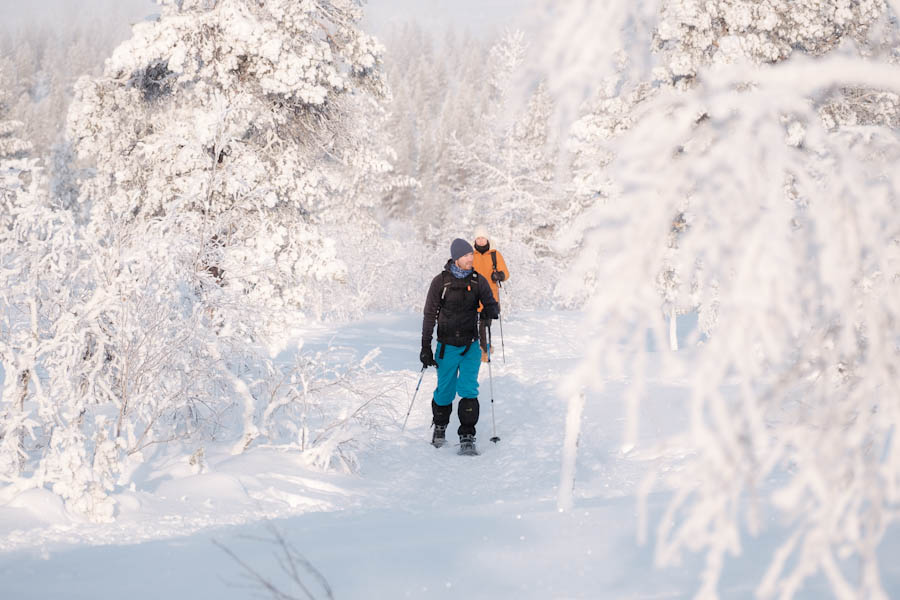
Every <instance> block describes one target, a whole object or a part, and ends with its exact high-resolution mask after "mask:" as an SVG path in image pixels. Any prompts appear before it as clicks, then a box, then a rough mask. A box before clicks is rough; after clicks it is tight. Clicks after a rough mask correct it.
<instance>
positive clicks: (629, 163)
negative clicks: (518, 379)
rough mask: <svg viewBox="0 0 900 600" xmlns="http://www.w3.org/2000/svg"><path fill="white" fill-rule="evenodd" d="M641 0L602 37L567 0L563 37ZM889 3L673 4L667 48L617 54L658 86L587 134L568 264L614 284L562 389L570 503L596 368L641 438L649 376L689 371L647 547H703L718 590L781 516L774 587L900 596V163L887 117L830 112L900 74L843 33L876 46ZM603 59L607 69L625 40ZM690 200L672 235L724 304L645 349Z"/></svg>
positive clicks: (602, 45)
mask: <svg viewBox="0 0 900 600" xmlns="http://www.w3.org/2000/svg"><path fill="white" fill-rule="evenodd" d="M648 5H649V3H648V4H637V5H631V3H618V4H616V6H615V7H612V8H611V9H610V11H609V14H612V15H615V16H617V17H618V18H617V20H616V22H615V23H614V24H610V23H606V24H604V25H603V26H602V27H604V28H606V29H604V31H606V30H610V31H618V32H619V33H617V34H612V35H609V36H603V37H598V36H597V32H596V30H595V28H594V23H593V22H591V21H590V19H589V17H591V16H592V13H591V10H592V9H591V8H590V7H588V5H587V4H584V3H582V4H578V5H573V6H572V7H570V8H571V11H570V12H567V11H563V16H564V17H565V18H564V19H562V18H561V19H560V21H559V22H558V23H559V27H560V28H562V29H561V30H559V29H558V30H556V31H555V32H554V33H553V35H552V36H551V37H553V38H554V39H559V40H561V39H566V40H578V39H585V36H587V35H591V36H593V37H594V39H599V40H602V42H598V43H597V44H596V45H595V47H594V48H593V49H592V50H588V51H587V52H588V54H591V53H593V54H594V55H598V54H603V52H604V51H605V52H606V53H607V54H608V56H609V57H613V56H615V55H616V52H617V51H619V50H621V49H623V48H626V49H628V50H629V52H630V53H631V52H634V51H635V48H634V46H633V45H631V44H632V43H633V42H634V40H635V39H640V38H641V36H634V35H630V34H633V33H634V30H633V29H631V30H628V29H626V27H625V26H626V24H627V23H630V24H632V26H633V25H634V24H635V23H644V22H646V17H647V15H648V14H650V12H649V11H648V10H647V6H648ZM576 7H577V8H576ZM578 9H580V10H578ZM882 9H883V4H881V3H878V2H871V3H867V2H861V3H842V2H799V3H745V2H742V3H736V2H724V1H723V2H708V3H702V4H701V3H694V2H664V3H662V10H661V12H660V13H659V14H660V17H659V21H658V25H659V27H658V29H657V30H656V32H655V37H656V40H657V44H656V49H657V51H658V52H659V54H657V56H658V57H659V60H660V61H661V64H659V65H653V61H652V60H649V59H648V57H647V56H646V55H642V54H639V53H638V54H634V55H631V54H629V56H630V57H631V58H634V60H632V61H630V66H627V67H626V68H625V69H623V70H622V71H621V74H622V75H623V77H622V81H624V82H626V83H625V84H624V85H622V86H621V88H622V89H623V90H625V92H626V93H628V90H629V89H631V90H634V89H637V88H638V87H639V86H640V82H641V81H656V82H658V83H657V84H655V87H654V89H655V91H653V92H652V93H651V94H650V95H649V96H648V97H647V98H646V99H645V100H644V101H642V102H640V103H637V104H635V109H634V112H631V111H624V112H623V115H627V116H628V121H629V122H628V123H627V127H625V128H624V129H623V130H622V131H619V132H617V134H616V135H614V136H608V137H603V138H601V136H597V137H596V138H595V139H596V140H597V144H598V146H600V147H599V148H598V149H597V151H596V153H595V155H596V156H598V157H602V160H604V161H605V177H603V178H602V179H601V178H598V179H597V181H598V182H599V183H600V184H601V185H602V188H598V191H600V190H602V193H598V194H597V196H596V198H595V201H594V202H593V204H592V205H591V207H590V208H589V209H588V211H587V213H586V214H585V218H584V220H583V222H584V226H585V229H584V231H585V235H584V238H583V240H584V243H585V245H584V250H583V252H582V253H581V257H580V261H579V263H580V266H579V272H580V275H579V276H578V277H576V278H573V279H572V280H570V282H569V283H570V284H571V285H572V286H574V287H580V286H581V285H583V281H585V280H587V281H604V282H613V284H612V285H610V286H606V287H602V286H598V287H597V288H596V290H595V292H594V293H593V295H592V298H591V299H590V300H589V302H588V305H587V309H588V314H589V318H588V321H589V323H590V324H591V326H592V327H593V328H596V329H597V330H598V332H599V331H602V335H596V336H592V337H593V339H594V341H593V342H592V343H590V344H589V346H588V347H587V348H586V349H585V355H586V356H587V357H589V358H587V359H586V360H585V361H584V362H583V363H582V365H581V366H580V367H579V369H578V370H577V372H576V377H575V378H574V380H573V385H572V386H571V387H570V388H569V389H568V390H567V393H568V394H569V395H570V398H571V402H570V416H569V419H568V420H567V433H566V437H567V441H566V452H565V460H564V468H563V473H564V480H563V482H562V485H561V494H560V506H561V507H563V508H566V507H569V506H572V503H573V497H572V487H571V486H572V477H573V473H574V472H575V471H574V468H573V467H574V462H575V448H576V443H577V440H578V438H579V435H580V425H579V421H580V415H581V411H582V410H583V406H584V396H583V395H582V392H583V390H584V388H585V387H587V388H592V389H596V388H599V387H602V386H603V385H604V380H605V376H604V375H601V374H604V373H605V374H608V376H609V377H618V376H619V375H620V374H621V373H623V370H622V366H623V365H627V366H628V369H627V373H628V377H629V380H631V383H630V384H629V386H628V387H627V391H626V394H625V397H624V400H625V402H626V405H627V409H628V415H629V419H628V423H629V427H628V429H627V430H626V445H627V444H632V443H636V442H643V441H645V440H641V439H639V436H638V432H639V431H640V426H639V422H638V415H639V414H640V411H639V405H640V401H641V399H642V398H644V397H645V396H646V395H647V394H648V393H651V388H650V387H649V383H648V382H649V381H650V380H651V379H655V378H658V377H661V376H662V377H666V378H669V377H671V378H672V380H676V381H686V382H688V383H687V388H688V392H689V401H688V402H687V405H686V418H687V421H686V422H687V426H686V428H685V430H684V431H683V432H681V433H679V434H677V435H675V436H673V437H670V438H669V439H667V440H665V443H666V444H671V445H672V446H675V447H680V448H685V449H689V450H690V452H689V454H688V455H687V457H686V458H685V460H684V464H683V465H681V468H680V469H678V470H677V471H671V472H668V473H666V474H659V476H660V479H659V483H660V484H661V485H662V486H663V487H664V488H665V489H667V490H670V491H671V494H672V496H671V501H670V504H669V506H668V509H667V511H666V512H665V513H664V514H663V516H662V518H661V520H660V523H659V529H658V530H657V535H656V544H655V550H656V559H657V563H658V564H660V565H672V564H676V563H677V562H678V561H679V560H680V559H681V557H682V556H683V554H685V553H686V552H698V553H700V554H702V555H703V556H704V557H705V559H706V564H705V568H704V571H703V574H702V581H701V588H700V590H699V591H698V594H697V597H699V598H715V597H717V596H718V592H717V583H718V580H719V577H720V575H721V573H722V570H723V567H724V566H725V565H726V561H727V559H728V557H729V556H733V555H738V554H740V553H741V552H742V543H741V536H742V533H743V532H746V531H749V532H750V533H751V534H754V535H755V534H758V533H761V532H762V531H765V530H767V529H768V528H771V527H776V528H778V529H777V531H779V535H780V534H781V532H784V534H785V535H784V536H783V540H784V541H783V543H782V544H781V546H780V547H779V548H778V550H777V551H776V552H775V553H774V554H773V555H772V556H770V557H769V561H770V562H769V565H768V569H767V571H766V572H765V574H764V576H763V577H762V579H761V580H760V581H759V582H758V587H757V590H756V591H757V593H758V595H759V596H760V597H763V598H769V597H782V598H790V597H792V596H794V595H795V594H796V593H797V592H798V591H799V590H800V589H802V586H803V584H804V582H805V581H806V580H807V579H808V578H809V577H810V576H812V575H813V574H816V573H821V574H822V575H823V576H824V577H825V578H826V579H827V581H828V583H829V584H830V586H831V589H832V591H833V592H834V593H835V595H836V596H837V597H839V598H848V599H849V598H858V597H871V598H886V597H887V595H886V593H885V590H884V587H883V584H882V582H881V577H880V574H879V568H880V562H879V556H878V548H879V545H880V542H881V541H882V539H883V536H884V535H885V533H886V532H887V531H888V530H889V529H890V528H891V527H892V526H895V525H896V512H895V511H894V508H893V507H895V506H896V504H897V502H898V501H900V497H898V494H897V490H898V489H900V488H898V486H897V485H896V483H897V481H896V478H897V475H896V474H897V473H898V472H900V454H898V452H897V447H896V444H894V443H892V438H893V435H894V431H893V430H894V428H895V424H896V422H897V420H898V418H900V414H898V413H897V410H896V407H895V406H894V405H893V404H892V403H890V402H885V398H887V397H890V396H892V395H894V394H895V393H896V389H897V380H896V373H895V367H894V365H896V364H897V361H898V359H900V353H898V347H897V339H898V338H900V331H898V329H897V323H900V314H898V310H897V307H896V303H894V302H890V301H888V300H886V299H889V298H894V297H896V295H897V293H898V292H900V289H898V284H900V239H898V236H897V231H900V222H898V217H897V214H898V212H897V206H896V202H897V200H896V199H897V197H898V192H900V178H898V174H897V169H895V168H892V167H891V165H892V164H894V163H895V162H896V161H897V160H898V157H900V142H898V138H897V131H896V129H894V128H892V126H891V120H890V119H889V118H875V119H871V120H870V123H869V124H868V125H867V126H865V127H844V126H841V125H840V123H836V122H828V121H827V119H823V118H822V117H823V112H822V110H821V109H822V107H823V106H825V105H826V103H827V102H828V101H829V99H830V98H833V92H834V90H840V89H874V90H881V92H883V93H885V94H896V93H897V92H898V84H897V81H900V77H898V73H897V67H896V65H892V64H891V63H890V62H888V61H886V60H880V59H879V57H878V56H874V57H868V56H867V54H866V53H865V52H864V53H863V54H862V55H860V54H859V53H857V52H841V53H834V52H831V53H829V52H828V51H829V50H832V49H834V48H837V47H839V46H840V44H841V42H842V40H843V41H847V40H850V39H854V40H856V41H857V42H858V43H860V44H861V45H862V46H865V44H866V42H865V40H864V38H865V35H866V32H867V31H869V29H870V27H872V26H873V25H875V24H880V21H879V19H885V18H886V16H885V15H884V14H883V12H881V11H882ZM593 16H596V15H593ZM889 16H890V17H891V18H893V17H894V16H893V15H889ZM644 39H646V38H644ZM607 44H608V45H607ZM791 49H793V51H791ZM726 50H728V52H726ZM567 52H568V50H566V49H564V48H561V49H559V50H558V51H551V52H549V53H548V56H550V57H556V58H559V57H561V56H566V53H567ZM726 57H727V58H728V60H725V58H726ZM550 64H551V65H552V66H553V67H554V68H558V67H559V64H558V63H553V62H551V63H550ZM604 64H606V65H608V67H607V70H608V72H609V73H610V76H615V71H614V69H615V61H614V60H613V59H612V58H610V59H608V60H607V61H606V62H605V63H604ZM654 66H656V67H657V69H656V71H655V73H653V67H654ZM561 77H563V78H569V79H571V77H572V74H571V73H567V74H564V75H562V76H561ZM627 82H632V83H631V84H628V83H627ZM551 83H553V81H552V80H551ZM554 85H555V84H554ZM614 96H615V93H613V94H612V95H611V97H614ZM570 105H571V103H570ZM885 107H886V109H888V106H887V105H885ZM583 180H584V181H587V179H586V178H585V179H583ZM686 201H687V202H689V207H690V220H689V222H688V227H686V228H685V229H684V231H683V232H681V233H680V234H679V238H678V249H677V254H678V256H679V257H680V258H679V261H680V263H681V264H682V265H696V264H701V265H702V268H703V272H704V273H705V275H706V276H707V277H708V280H709V281H714V282H716V287H715V296H716V302H715V312H716V313H717V318H716V320H717V322H716V326H715V327H714V328H713V329H712V331H711V334H710V336H709V338H708V339H707V340H706V341H705V342H704V343H703V345H701V346H696V342H697V341H698V340H697V337H696V336H694V337H693V338H692V339H691V340H689V342H690V343H691V344H692V345H693V346H695V347H694V348H693V349H692V352H691V353H690V356H685V355H684V354H683V353H678V354H674V353H669V352H665V351H659V352H648V350H647V337H646V334H647V331H648V330H649V334H650V336H651V337H652V338H653V339H654V340H655V341H656V342H657V343H656V344H655V347H656V348H665V344H664V342H663V341H664V340H665V339H666V337H667V333H666V328H665V325H664V322H663V320H662V319H660V317H659V295H658V293H659V291H658V289H657V287H656V281H657V278H658V275H659V272H660V265H664V264H665V261H666V259H667V256H668V250H669V249H668V244H667V243H663V241H665V240H667V239H668V238H669V235H670V233H671V231H672V225H673V215H677V214H679V213H680V212H681V211H683V210H684V207H685V202H686ZM610 223H615V224H616V226H615V227H610V226H608V224H610ZM588 230H589V231H588ZM646 240H660V241H661V243H649V244H648V243H645V241H646ZM608 340H626V341H625V342H624V343H623V344H616V343H609V342H608ZM585 442H586V441H585V440H582V443H585ZM782 528H783V529H782ZM851 561H852V562H853V566H852V567H851V565H850V563H851Z"/></svg>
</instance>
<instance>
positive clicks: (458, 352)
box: [434, 342, 481, 406]
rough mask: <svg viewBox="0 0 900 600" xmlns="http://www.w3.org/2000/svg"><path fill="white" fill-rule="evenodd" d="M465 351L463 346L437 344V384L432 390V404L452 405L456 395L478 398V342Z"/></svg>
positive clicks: (479, 349) (479, 363) (479, 360)
mask: <svg viewBox="0 0 900 600" xmlns="http://www.w3.org/2000/svg"><path fill="white" fill-rule="evenodd" d="M465 350H466V347H465V346H452V345H450V344H444V343H442V342H438V344H437V352H435V353H434V360H435V361H436V362H437V364H438V367H437V376H438V382H437V388H435V390H434V403H435V404H437V405H438V406H449V405H451V404H453V399H454V398H456V395H457V394H459V397H460V398H477V397H478V370H479V369H480V368H481V348H479V347H478V342H472V345H471V346H469V351H468V352H465ZM464 352H465V354H463V353H464ZM442 355H443V358H442Z"/></svg>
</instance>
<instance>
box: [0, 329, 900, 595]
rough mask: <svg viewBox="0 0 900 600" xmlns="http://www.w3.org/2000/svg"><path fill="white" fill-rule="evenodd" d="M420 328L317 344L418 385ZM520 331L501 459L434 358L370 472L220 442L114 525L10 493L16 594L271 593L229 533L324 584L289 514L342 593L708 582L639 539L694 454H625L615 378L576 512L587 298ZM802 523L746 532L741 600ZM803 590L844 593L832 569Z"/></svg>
mask: <svg viewBox="0 0 900 600" xmlns="http://www.w3.org/2000/svg"><path fill="white" fill-rule="evenodd" d="M419 330H420V317H419V316H417V315H387V316H373V317H371V318H369V319H367V320H365V321H363V322H361V323H355V324H352V325H349V326H345V327H341V328H337V329H336V330H323V331H319V332H318V333H316V334H315V335H314V336H313V337H311V338H310V337H307V339H306V346H305V348H307V349H315V348H316V346H317V345H319V346H324V345H325V344H327V343H328V342H329V341H333V342H334V343H338V344H345V345H348V346H351V347H353V348H356V349H358V352H359V355H360V356H363V355H365V354H366V353H367V352H369V351H370V350H371V349H373V348H374V347H376V346H377V347H380V348H381V349H382V353H381V354H380V356H379V357H378V359H377V360H378V361H379V366H380V368H381V369H383V371H385V372H386V373H392V374H394V375H395V376H396V379H397V381H398V382H401V381H402V382H403V384H404V385H405V386H407V389H408V392H409V394H410V395H411V394H412V390H413V389H414V387H415V382H416V380H417V374H418V369H417V368H416V367H417V356H418V337H419ZM497 333H498V332H496V331H495V336H496V335H497ZM504 334H505V347H506V364H504V363H503V362H502V360H501V359H500V356H499V353H498V356H496V357H495V362H494V363H493V387H494V398H495V410H496V423H497V434H498V435H499V436H500V438H501V441H500V442H499V443H498V444H496V445H495V444H492V443H491V442H489V441H488V438H489V437H490V436H491V411H490V393H489V389H490V388H489V385H488V383H489V382H488V372H487V369H482V374H481V384H482V388H481V399H482V418H481V422H480V426H479V446H480V449H481V450H482V455H481V456H479V457H460V456H457V455H456V453H455V449H454V448H453V447H445V448H442V449H440V450H436V449H434V448H432V447H431V446H430V445H428V443H427V440H428V439H430V428H429V424H430V419H431V416H430V411H429V398H430V392H431V389H433V386H434V382H435V374H434V371H433V370H429V371H427V372H426V375H425V379H424V382H423V384H422V390H421V391H420V394H419V397H418V398H417V400H416V403H415V406H414V408H413V412H412V415H411V416H410V419H409V425H408V427H407V429H406V431H405V432H402V433H401V431H400V423H402V420H403V416H404V415H405V414H406V410H407V407H408V405H407V402H408V401H409V397H410V395H401V396H402V397H400V398H398V401H397V402H398V406H396V407H395V411H396V414H398V415H399V422H398V423H397V425H396V428H395V429H394V430H393V431H387V432H384V435H383V438H382V439H380V440H379V441H377V442H376V443H375V444H373V445H372V447H371V449H368V450H366V451H365V452H364V453H363V454H362V456H361V460H362V468H361V471H360V472H359V473H358V474H355V475H348V474H341V473H333V472H332V473H322V472H319V471H315V470H312V469H310V468H309V467H308V466H307V464H308V463H307V461H306V459H305V458H304V457H302V456H299V455H298V454H296V453H289V452H285V451H283V450H280V449H277V448H254V449H253V450H252V451H250V452H248V453H246V454H245V455H243V456H238V457H232V456H230V455H228V454H227V452H225V451H224V449H223V451H222V453H221V454H216V453H215V452H210V453H208V455H207V460H208V463H209V467H210V468H209V470H208V472H206V473H203V474H200V475H196V474H193V472H192V470H191V468H190V467H189V465H187V463H186V461H185V459H184V458H177V459H175V458H167V457H166V456H164V455H161V454H160V455H157V456H155V457H153V459H152V460H150V461H148V464H147V465H145V466H143V467H142V468H141V469H140V470H139V471H138V472H136V473H135V475H134V480H135V482H136V486H135V489H134V490H132V491H126V492H124V493H122V494H120V495H118V496H117V500H118V502H119V505H118V507H119V508H118V509H119V515H118V518H117V520H116V522H115V523H112V524H91V523H85V522H79V521H77V520H76V519H73V517H72V516H71V515H69V514H67V513H66V511H65V510H64V508H63V507H62V505H61V504H60V503H59V501H58V500H56V499H55V497H54V496H53V495H52V494H50V493H49V492H37V491H31V492H27V493H25V494H19V495H11V494H10V493H9V491H8V490H7V491H4V490H0V590H2V592H0V598H2V599H3V600H19V599H28V598H42V599H43V598H65V599H73V600H75V599H81V598H85V599H88V598H89V599H91V600H97V599H102V598H128V599H129V600H139V599H144V598H146V599H151V598H152V599H156V598H173V599H174V598H216V599H219V600H226V599H237V598H251V597H259V592H258V590H257V591H255V590H254V588H252V587H249V584H248V580H247V578H246V577H245V576H244V574H243V570H242V568H241V567H240V566H239V565H238V563H237V562H236V561H235V560H234V558H232V557H231V556H229V554H228V553H226V552H225V550H223V549H222V546H224V547H225V548H227V549H229V550H230V551H231V552H233V553H234V554H235V555H237V556H238V557H240V559H241V560H243V561H245V562H246V564H248V565H249V566H251V567H252V568H254V569H257V570H259V571H260V572H262V573H264V574H265V575H266V576H267V577H269V578H270V579H271V580H272V581H274V582H276V583H277V584H278V585H283V586H284V587H285V588H286V591H292V592H293V593H295V594H296V596H297V597H298V598H299V597H308V596H305V595H303V593H302V591H301V590H292V589H291V588H290V587H289V584H288V581H287V578H286V577H285V575H284V574H283V573H282V572H281V571H280V570H279V567H278V563H277V553H278V548H277V547H276V545H275V544H274V543H273V534H272V528H274V530H276V531H278V532H280V534H282V535H283V536H284V537H285V539H286V540H287V541H288V542H289V543H290V544H291V545H293V546H294V547H295V548H296V549H297V550H298V551H299V552H301V553H302V554H303V556H304V557H305V558H306V559H307V560H308V561H309V562H310V563H311V564H312V565H313V566H314V567H315V568H316V569H317V570H318V571H319V572H320V573H321V574H322V575H323V576H324V577H325V579H327V581H328V583H329V585H330V586H331V589H332V590H333V595H334V597H335V598H341V599H356V598H390V599H394V598H460V597H462V598H522V599H526V598H535V599H538V598H541V599H544V598H604V599H605V598H610V599H612V598H616V599H618V598H686V597H690V596H691V594H692V593H693V592H694V591H696V588H697V582H698V573H699V571H700V568H701V561H700V560H699V559H697V558H696V557H688V558H687V560H686V561H685V563H684V564H683V565H682V567H680V568H675V569H666V570H653V549H652V535H651V537H650V540H651V543H649V544H647V545H639V544H638V543H637V538H636V531H637V518H636V503H635V497H634V494H635V492H636V489H637V485H638V484H639V483H640V481H641V479H642V477H643V474H644V473H646V472H647V471H648V469H649V468H651V467H661V468H678V461H679V459H681V458H682V455H681V453H678V452H673V453H671V454H667V455H662V456H661V455H659V454H654V453H650V452H648V451H647V449H646V447H644V446H639V447H637V448H634V449H633V450H631V451H629V452H627V453H623V452H622V451H621V450H622V449H621V447H620V446H621V443H620V439H621V431H622V424H623V409H622V406H621V405H620V403H619V402H618V401H617V394H616V391H617V389H621V388H620V387H617V386H621V385H623V384H622V383H617V384H615V383H614V384H613V385H611V386H609V387H608V388H607V391H606V392H604V394H603V395H595V396H593V397H590V398H589V401H588V403H587V406H586V409H585V417H584V435H583V438H582V442H581V448H580V454H579V467H578V474H577V479H578V481H577V485H576V494H575V509H574V510H573V511H571V512H569V513H559V512H557V510H556V504H555V501H556V493H557V485H558V483H559V469H560V452H561V445H562V436H563V419H564V415H565V402H564V400H563V399H561V398H559V397H558V396H557V394H556V386H557V385H558V382H559V381H560V378H562V377H565V374H566V371H567V369H568V368H569V367H570V365H571V364H572V362H573V361H574V360H576V359H577V358H578V352H579V346H580V342H581V341H582V339H583V333H581V332H579V330H578V315H577V314H566V313H529V314H524V315H518V316H516V317H514V318H510V319H508V320H507V321H506V322H504ZM495 341H497V340H496V338H495ZM498 350H499V348H498ZM651 390H652V391H653V394H652V398H651V399H650V400H649V401H648V402H647V403H646V404H645V405H644V407H643V411H642V418H643V422H642V427H643V429H642V440H644V441H645V442H648V443H649V442H650V441H652V440H653V439H655V438H656V437H658V436H659V435H660V434H661V433H668V432H671V431H674V430H677V429H678V428H679V427H680V426H681V423H683V420H682V416H681V411H680V409H679V406H680V402H681V400H682V398H683V394H684V392H683V390H682V389H681V388H680V386H679V385H678V383H677V382H666V381H655V382H652V385H651ZM455 425H456V423H455V416H454V420H453V421H451V428H455ZM454 437H455V436H454ZM648 445H649V444H648ZM4 494H5V495H4ZM665 500H666V495H665V494H664V493H657V494H655V495H654V496H652V497H651V499H650V509H651V518H653V517H654V516H658V515H659V513H660V512H661V509H662V506H663V503H664V502H665ZM651 524H653V522H652V521H651ZM782 533H783V532H780V531H779V530H778V529H777V527H774V526H773V528H772V529H771V530H770V531H768V532H767V533H765V534H764V535H763V536H762V537H761V538H759V539H750V540H748V541H747V542H746V544H745V546H744V554H743V555H742V556H741V557H738V558H736V559H734V560H732V561H731V562H730V563H729V564H728V565H727V566H726V569H725V575H724V580H723V582H722V585H721V587H720V591H721V596H722V597H723V598H751V597H752V596H753V593H752V590H753V587H754V583H755V582H756V581H758V578H759V576H760V574H761V573H762V571H763V569H764V567H765V558H766V557H767V556H768V553H769V552H771V550H772V548H773V546H774V544H775V543H776V542H777V541H778V540H779V539H780V538H781V534H782ZM884 546H885V547H884V548H883V552H884V555H885V557H889V556H891V555H893V556H896V552H898V551H900V532H893V534H892V535H890V536H889V537H888V540H887V541H886V542H885V544H884ZM882 562H883V568H884V581H885V583H886V586H887V588H888V592H889V595H890V596H891V597H900V569H898V568H897V567H894V566H893V564H894V561H890V560H884V561H882ZM304 579H305V581H306V582H307V583H308V584H309V585H310V588H311V592H312V595H313V597H316V598H324V597H326V596H325V594H324V593H323V592H322V589H321V588H320V587H316V584H315V581H314V578H313V577H312V576H310V575H308V574H304ZM263 597H265V594H263ZM802 597H804V598H828V597H830V595H829V594H828V593H827V592H825V591H824V587H823V584H822V582H821V581H819V580H815V581H813V582H811V583H810V585H809V586H808V587H807V589H805V590H804V593H803V595H802Z"/></svg>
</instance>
